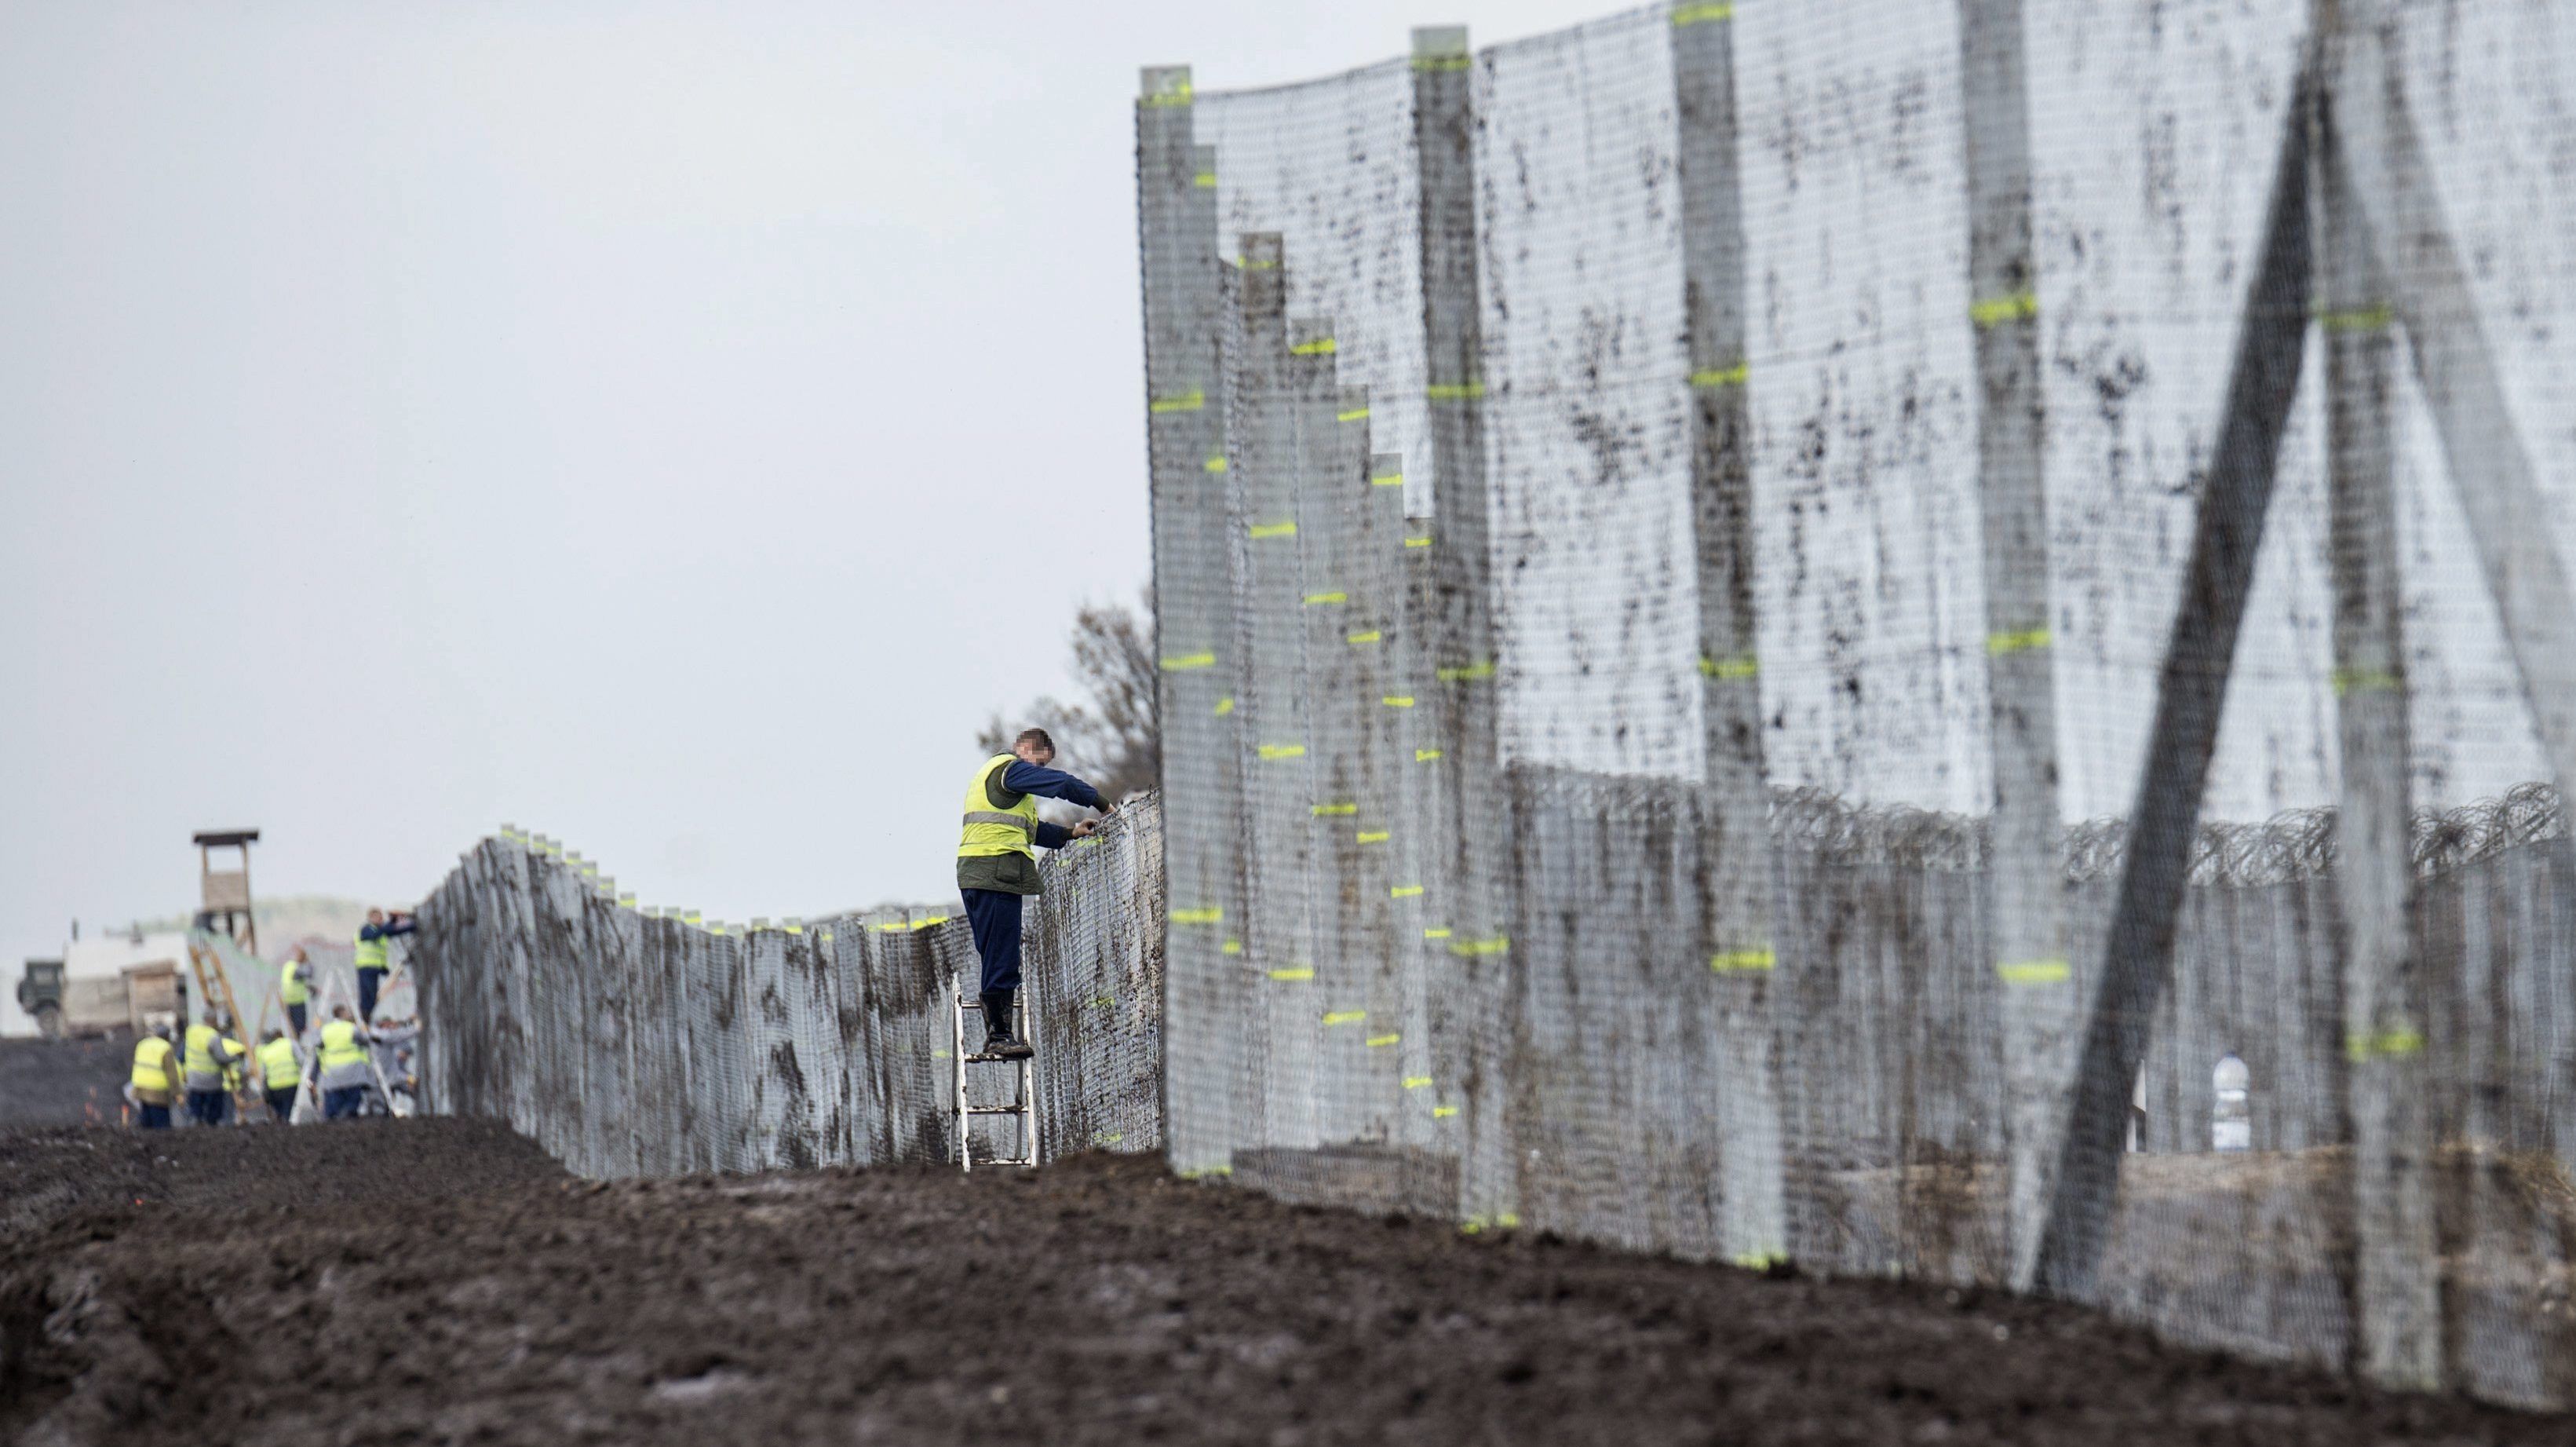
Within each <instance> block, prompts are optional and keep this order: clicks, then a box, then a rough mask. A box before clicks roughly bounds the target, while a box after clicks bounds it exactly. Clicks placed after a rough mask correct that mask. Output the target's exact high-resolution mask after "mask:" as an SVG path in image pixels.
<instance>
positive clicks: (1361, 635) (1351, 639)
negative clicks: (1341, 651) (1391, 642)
mask: <svg viewBox="0 0 2576 1447" xmlns="http://www.w3.org/2000/svg"><path fill="white" fill-rule="evenodd" d="M1342 641H1343V642H1344V643H1347V644H1349V645H1351V646H1352V647H1354V648H1357V647H1358V646H1360V645H1361V644H1363V643H1383V642H1385V641H1386V635H1385V634H1384V633H1381V632H1379V631H1378V630H1377V629H1374V628H1369V629H1365V630H1363V631H1361V632H1358V633H1345V634H1343V635H1342Z"/></svg>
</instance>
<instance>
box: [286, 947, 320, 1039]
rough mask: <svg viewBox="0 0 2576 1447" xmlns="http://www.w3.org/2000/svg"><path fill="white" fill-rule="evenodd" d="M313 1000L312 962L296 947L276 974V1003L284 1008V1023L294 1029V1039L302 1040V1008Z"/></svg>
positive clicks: (302, 948) (301, 948) (301, 949)
mask: <svg viewBox="0 0 2576 1447" xmlns="http://www.w3.org/2000/svg"><path fill="white" fill-rule="evenodd" d="M312 998H313V961H312V959H311V957H310V956H308V955H306V954H305V953H304V946H302V945H297V946H296V947H295V953H293V954H291V955H288V956H287V957H286V963H285V964H284V965H282V966H280V967H279V969H278V972H277V1003H279V1004H281V1005H284V1006H285V1007H286V1022H287V1023H288V1024H290V1025H292V1026H294V1027H295V1030H294V1035H295V1038H296V1039H298V1040H301V1039H303V1038H304V1007H305V1005H306V1003H307V1002H309V1001H310V1000H311V999H312Z"/></svg>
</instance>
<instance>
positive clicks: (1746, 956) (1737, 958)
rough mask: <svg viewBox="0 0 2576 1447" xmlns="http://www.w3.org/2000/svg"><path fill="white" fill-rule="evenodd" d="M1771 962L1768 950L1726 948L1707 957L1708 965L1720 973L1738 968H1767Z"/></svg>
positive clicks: (1730, 971) (1731, 971) (1727, 972)
mask: <svg viewBox="0 0 2576 1447" xmlns="http://www.w3.org/2000/svg"><path fill="white" fill-rule="evenodd" d="M1773 963H1774V960H1773V958H1772V954H1771V952H1770V951H1769V950H1728V951H1726V952H1725V953H1723V954H1715V955H1711V956H1709V957H1708V967H1709V968H1710V969H1712V970H1715V971H1717V972H1718V973H1719V974H1721V975H1725V974H1732V973H1734V972H1735V971H1738V970H1767V969H1770V968H1771V967H1772V965H1773Z"/></svg>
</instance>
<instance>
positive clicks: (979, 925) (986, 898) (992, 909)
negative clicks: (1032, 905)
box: [958, 889, 1020, 991]
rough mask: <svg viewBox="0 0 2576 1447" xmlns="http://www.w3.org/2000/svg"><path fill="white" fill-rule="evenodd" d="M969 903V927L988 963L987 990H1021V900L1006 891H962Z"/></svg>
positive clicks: (967, 909)
mask: <svg viewBox="0 0 2576 1447" xmlns="http://www.w3.org/2000/svg"><path fill="white" fill-rule="evenodd" d="M958 892H959V893H960V894H962V895H963V896H965V899H966V927H967V928H968V929H970V930H972V931H974V934H975V953H976V955H977V956H979V957H980V958H981V959H982V960H983V961H984V988H985V989H986V990H988V991H989V990H1016V989H1018V988H1019V987H1020V896H1018V895H1016V894H1013V893H1011V892H1010V891H1008V890H1002V889H967V890H960V891H958Z"/></svg>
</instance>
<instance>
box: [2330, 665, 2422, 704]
mask: <svg viewBox="0 0 2576 1447" xmlns="http://www.w3.org/2000/svg"><path fill="white" fill-rule="evenodd" d="M2405 686H2406V684H2405V682H2404V681H2403V680H2401V679H2399V678H2398V676H2397V675H2396V674H2394V673H2390V672H2389V671H2387V670H2386V669H2383V668H2338V669H2336V670H2335V671H2334V693H2335V697H2337V698H2343V697H2346V696H2348V695H2351V694H2356V693H2381V692H2388V691H2393V690H2396V689H2401V688H2404V687H2405Z"/></svg>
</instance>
